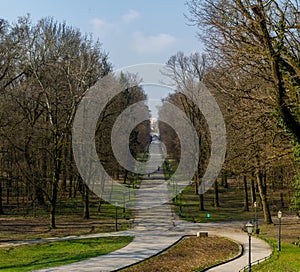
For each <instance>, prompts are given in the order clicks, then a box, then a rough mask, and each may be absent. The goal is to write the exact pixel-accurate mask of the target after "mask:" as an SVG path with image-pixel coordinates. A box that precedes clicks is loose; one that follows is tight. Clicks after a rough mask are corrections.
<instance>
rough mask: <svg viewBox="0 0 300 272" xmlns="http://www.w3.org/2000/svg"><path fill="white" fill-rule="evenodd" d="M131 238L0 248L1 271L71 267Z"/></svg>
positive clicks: (119, 246) (111, 249)
mask: <svg viewBox="0 0 300 272" xmlns="http://www.w3.org/2000/svg"><path fill="white" fill-rule="evenodd" d="M132 240H133V237H129V236H118V237H101V238H89V239H78V240H68V241H59V242H43V243H37V244H32V245H23V246H15V247H5V248H0V270H1V271H3V272H8V271H14V272H15V271H31V270H36V269H40V268H48V267H53V266H59V265H63V264H69V263H74V262H78V261H82V260H85V259H89V258H92V257H96V256H99V255H103V254H107V253H109V252H112V251H115V250H117V249H119V248H122V247H124V246H126V245H127V244H128V243H130V242H131V241H132Z"/></svg>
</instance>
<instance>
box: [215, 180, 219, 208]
mask: <svg viewBox="0 0 300 272" xmlns="http://www.w3.org/2000/svg"><path fill="white" fill-rule="evenodd" d="M214 191H215V197H214V207H215V208H218V207H220V203H219V186H218V179H217V180H216V181H215V184H214Z"/></svg>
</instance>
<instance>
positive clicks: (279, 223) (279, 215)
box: [277, 211, 282, 251]
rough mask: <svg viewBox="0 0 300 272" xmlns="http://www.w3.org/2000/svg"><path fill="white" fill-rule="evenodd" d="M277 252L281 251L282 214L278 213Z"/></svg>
mask: <svg viewBox="0 0 300 272" xmlns="http://www.w3.org/2000/svg"><path fill="white" fill-rule="evenodd" d="M277 216H278V248H277V250H278V251H281V217H282V212H281V211H278V214H277Z"/></svg>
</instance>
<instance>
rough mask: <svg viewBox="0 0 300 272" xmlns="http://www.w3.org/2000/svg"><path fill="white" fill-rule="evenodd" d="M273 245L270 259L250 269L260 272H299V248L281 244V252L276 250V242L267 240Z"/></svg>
mask: <svg viewBox="0 0 300 272" xmlns="http://www.w3.org/2000/svg"><path fill="white" fill-rule="evenodd" d="M269 242H270V243H271V244H273V245H274V246H273V248H274V251H273V254H272V256H271V258H270V259H269V260H267V261H265V262H263V263H261V264H259V265H255V266H253V267H252V271H260V272H275V271H276V272H299V271H300V247H298V246H296V245H293V244H290V243H282V244H281V251H280V252H278V251H277V249H276V242H277V241H276V240H269Z"/></svg>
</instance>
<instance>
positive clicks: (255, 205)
mask: <svg viewBox="0 0 300 272" xmlns="http://www.w3.org/2000/svg"><path fill="white" fill-rule="evenodd" d="M253 204H254V208H255V232H256V234H259V228H258V217H257V202H256V201H255V202H254V203H253Z"/></svg>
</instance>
